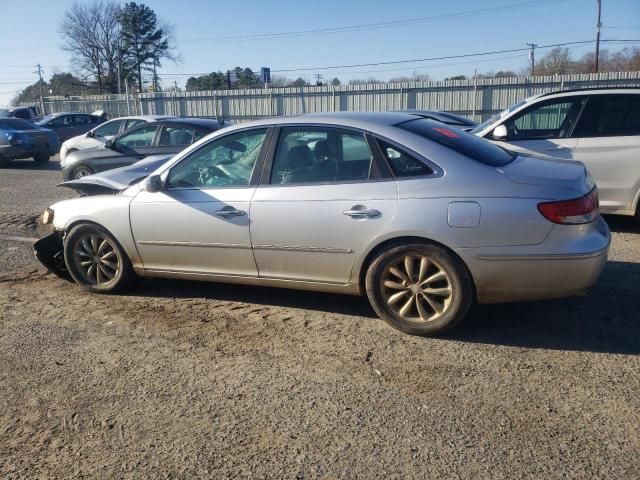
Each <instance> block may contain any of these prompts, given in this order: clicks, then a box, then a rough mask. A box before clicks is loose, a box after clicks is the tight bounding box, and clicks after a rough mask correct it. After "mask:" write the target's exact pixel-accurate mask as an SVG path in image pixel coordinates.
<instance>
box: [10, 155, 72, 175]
mask: <svg viewBox="0 0 640 480" xmlns="http://www.w3.org/2000/svg"><path fill="white" fill-rule="evenodd" d="M2 168H11V169H15V170H42V171H50V172H55V171H60V162H58V161H54V160H53V159H52V160H50V161H48V162H47V163H36V162H35V161H34V160H33V159H31V158H23V159H20V160H11V161H10V162H9V163H8V164H6V165H4V166H3V167H0V170H1V169H2Z"/></svg>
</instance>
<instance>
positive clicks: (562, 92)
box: [530, 87, 640, 99]
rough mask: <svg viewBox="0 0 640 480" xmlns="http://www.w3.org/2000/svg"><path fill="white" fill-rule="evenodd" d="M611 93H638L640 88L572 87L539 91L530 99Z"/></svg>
mask: <svg viewBox="0 0 640 480" xmlns="http://www.w3.org/2000/svg"><path fill="white" fill-rule="evenodd" d="M584 94H589V95H611V94H615V95H618V94H623V95H624V94H636V95H637V94H640V88H637V87H594V88H574V89H569V90H559V91H556V92H549V93H541V94H540V95H534V96H533V97H530V98H531V99H535V98H542V97H545V98H546V97H562V96H564V95H566V96H572V95H584Z"/></svg>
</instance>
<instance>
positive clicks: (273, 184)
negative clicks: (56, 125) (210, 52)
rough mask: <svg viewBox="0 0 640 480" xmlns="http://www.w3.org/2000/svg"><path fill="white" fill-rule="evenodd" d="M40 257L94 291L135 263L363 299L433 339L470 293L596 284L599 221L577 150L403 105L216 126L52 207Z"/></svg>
mask: <svg viewBox="0 0 640 480" xmlns="http://www.w3.org/2000/svg"><path fill="white" fill-rule="evenodd" d="M44 222H45V223H52V224H53V226H54V229H55V233H54V234H52V235H51V236H49V237H46V238H44V239H42V240H40V241H39V242H38V243H36V244H35V251H36V255H37V256H38V258H40V260H41V261H42V262H43V263H44V264H45V265H46V266H47V267H48V268H50V269H51V270H53V271H54V272H56V273H58V274H59V275H60V276H68V277H70V278H71V279H73V280H74V281H76V282H77V283H79V284H80V285H82V286H83V287H85V288H86V289H88V290H92V291H97V292H105V293H107V292H109V293H110V292H115V291H117V290H120V289H121V288H123V287H125V286H126V285H127V284H129V283H130V282H131V281H132V280H133V279H134V278H135V277H136V276H141V277H165V278H181V279H196V280H208V281H216V282H229V283H237V284H243V285H247V284H251V285H270V286H279V287H287V288H298V289H305V290H321V291H327V292H339V293H348V294H356V295H359V294H366V295H367V296H368V298H369V300H370V301H371V304H372V306H373V308H374V309H375V311H376V312H377V313H378V314H379V316H380V317H381V318H382V319H383V320H385V321H386V322H388V323H389V324H391V325H392V326H393V327H395V328H397V329H399V330H402V331H403V332H407V333H411V334H417V335H433V334H436V333H439V332H442V331H444V330H446V329H449V328H451V327H452V326H454V325H456V324H457V323H458V322H459V321H460V320H462V319H463V318H464V317H465V316H466V315H467V313H468V311H469V308H470V307H471V305H472V304H473V303H474V302H476V301H477V302H479V303H491V302H509V301H521V300H536V299H546V298H557V297H564V296H568V295H574V294H581V293H583V292H585V291H586V290H587V289H588V288H589V287H590V286H591V285H593V284H594V282H595V281H596V280H597V279H598V276H599V275H600V273H601V271H602V269H603V267H604V265H605V263H606V260H607V251H608V247H609V241H610V234H609V230H608V227H607V225H606V223H605V222H604V221H603V220H602V218H601V217H600V216H599V213H598V197H597V189H596V187H595V185H594V183H593V181H592V180H591V177H590V175H589V174H588V172H587V171H586V169H585V168H584V166H583V165H582V164H581V163H578V162H566V161H559V160H558V161H555V160H545V159H537V158H531V157H528V156H525V155H516V154H513V153H511V152H508V151H506V150H503V149H502V148H500V147H498V146H496V145H493V144H491V143H490V142H488V141H486V140H483V139H481V138H478V137H475V136H473V135H470V134H467V133H465V132H462V131H459V130H454V129H452V128H450V127H447V126H446V125H444V124H442V123H438V122H434V121H431V120H426V119H421V118H416V117H415V116H413V115H408V114H404V113H350V114H317V115H306V116H301V117H293V118H274V119H268V120H262V121H258V122H252V123H246V124H241V125H236V126H233V127H229V128H226V129H222V130H219V131H217V132H215V133H213V134H211V135H209V136H207V137H206V138H204V139H202V140H201V141H199V142H198V143H196V144H194V145H192V146H191V147H189V148H187V149H186V150H184V151H183V152H181V153H180V154H178V155H177V156H175V157H174V158H172V159H171V160H169V161H168V162H167V163H165V164H164V165H162V166H161V167H160V168H158V169H157V170H156V171H155V172H153V173H152V174H151V175H150V176H149V177H148V178H146V179H144V180H142V181H140V182H138V183H136V184H134V185H132V186H131V187H129V188H126V189H125V190H123V191H122V192H120V193H118V194H115V195H97V196H88V197H82V198H77V199H73V200H67V201H63V202H59V203H56V204H55V205H53V206H52V207H51V208H49V209H47V211H46V212H45V214H44Z"/></svg>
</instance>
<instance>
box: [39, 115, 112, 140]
mask: <svg viewBox="0 0 640 480" xmlns="http://www.w3.org/2000/svg"><path fill="white" fill-rule="evenodd" d="M103 121H104V117H102V116H98V115H90V114H88V113H72V112H64V113H52V114H51V115H47V116H46V117H44V118H43V119H42V120H40V121H39V122H36V125H39V126H41V127H44V128H48V129H50V130H53V131H54V132H56V134H57V135H58V138H60V141H61V142H64V141H66V140H68V139H70V138H71V137H75V136H77V135H80V134H83V133H86V132H88V131H89V130H91V129H92V128H94V127H95V126H97V125H99V124H101V123H102V122H103Z"/></svg>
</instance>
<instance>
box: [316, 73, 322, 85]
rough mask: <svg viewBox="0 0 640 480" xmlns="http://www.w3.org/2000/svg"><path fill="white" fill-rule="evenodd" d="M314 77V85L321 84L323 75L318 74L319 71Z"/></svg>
mask: <svg viewBox="0 0 640 480" xmlns="http://www.w3.org/2000/svg"><path fill="white" fill-rule="evenodd" d="M315 77H316V85H317V86H322V78H323V77H324V75H320V74H319V73H316V74H315Z"/></svg>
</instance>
